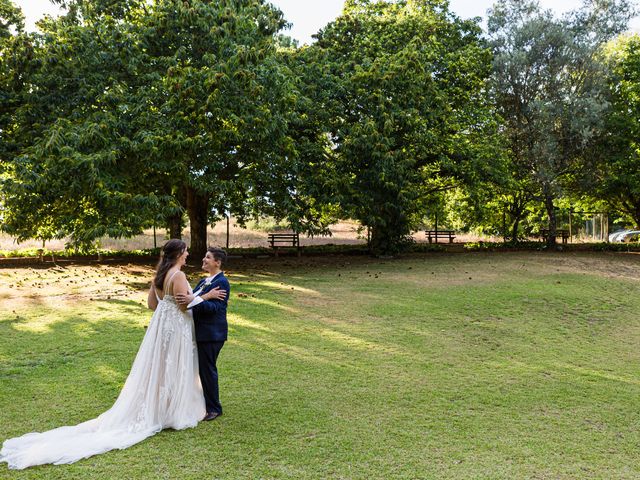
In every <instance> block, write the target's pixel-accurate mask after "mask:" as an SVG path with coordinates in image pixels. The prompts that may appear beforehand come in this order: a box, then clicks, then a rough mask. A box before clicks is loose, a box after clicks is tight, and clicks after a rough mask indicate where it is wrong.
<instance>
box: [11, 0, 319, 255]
mask: <svg viewBox="0 0 640 480" xmlns="http://www.w3.org/2000/svg"><path fill="white" fill-rule="evenodd" d="M65 3H66V4H67V6H68V7H69V13H68V14H67V15H66V16H64V17H62V18H61V19H59V20H51V21H48V22H44V23H43V24H41V26H42V28H43V30H44V34H43V35H42V36H37V37H34V41H35V42H36V60H34V70H35V71H34V73H33V74H32V75H31V76H30V77H29V78H28V80H29V82H30V89H31V90H32V91H33V92H34V93H33V95H30V96H28V98H25V104H24V105H23V106H22V110H21V115H22V117H21V118H20V119H19V130H20V131H22V132H27V131H28V132H30V133H29V136H28V138H27V139H25V141H24V142H23V143H22V148H21V149H20V151H19V152H18V153H17V154H16V155H15V156H14V157H13V158H12V161H11V172H10V175H9V178H7V179H6V181H5V183H4V184H3V190H4V191H5V193H6V197H5V212H6V215H5V226H4V228H5V230H6V231H7V232H9V233H11V234H13V235H15V236H16V237H18V238H26V237H38V238H54V237H57V238H60V237H62V236H67V235H70V236H71V237H72V239H73V241H74V243H78V244H83V245H87V244H90V242H92V241H93V240H94V239H95V238H98V237H100V236H102V235H109V236H112V237H120V236H131V235H133V234H135V233H138V232H139V231H140V230H141V229H142V228H143V227H145V226H148V225H151V224H152V223H156V224H157V223H163V221H164V220H165V219H168V218H171V217H175V216H176V215H180V214H181V213H182V212H184V211H186V212H187V213H188V214H189V219H190V223H191V228H192V247H194V248H195V250H196V251H199V250H202V248H203V247H204V246H206V225H207V223H208V222H209V221H213V220H217V219H219V218H221V217H222V216H224V215H225V214H226V213H228V212H231V213H232V214H234V215H235V216H236V217H237V218H239V219H240V221H242V220H243V219H244V218H246V217H247V216H249V215H253V214H256V213H260V214H266V215H268V214H275V213H277V214H279V215H280V216H287V214H289V213H290V212H292V211H293V208H289V206H288V205H287V204H286V200H287V199H288V198H289V197H290V196H291V195H292V192H294V191H295V189H296V181H297V179H296V177H295V176H294V175H292V172H293V171H294V170H295V168H294V167H295V165H294V163H295V161H296V158H297V156H296V150H295V146H294V142H293V140H292V138H291V137H290V136H289V124H290V122H292V115H293V111H294V106H295V105H296V102H297V101H298V100H297V91H296V90H295V88H294V80H293V79H292V76H291V74H290V71H289V69H288V67H287V66H286V65H285V62H283V61H281V54H279V53H278V45H279V43H278V42H280V44H281V43H282V41H281V40H278V37H277V33H278V31H279V30H280V29H281V28H283V27H284V25H285V22H284V19H283V17H282V13H281V12H280V11H279V10H277V9H276V8H275V7H273V6H272V5H271V4H269V3H267V2H265V1H264V0H246V1H242V2H236V1H231V0H229V1H222V2H208V1H201V0H196V1H192V2H183V1H177V0H162V1H158V2H155V3H153V4H152V5H148V4H147V2H143V1H129V2H112V1H102V0H100V1H99V0H93V1H90V2H80V1H70V2H65ZM283 212H284V215H283ZM292 217H295V214H292ZM311 223H312V222H311ZM194 244H195V246H194Z"/></svg>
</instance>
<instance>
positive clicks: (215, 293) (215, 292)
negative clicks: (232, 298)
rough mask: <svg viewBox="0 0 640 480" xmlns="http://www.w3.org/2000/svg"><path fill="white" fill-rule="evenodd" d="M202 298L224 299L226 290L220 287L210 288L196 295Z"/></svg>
mask: <svg viewBox="0 0 640 480" xmlns="http://www.w3.org/2000/svg"><path fill="white" fill-rule="evenodd" d="M198 296H199V297H200V298H202V299H203V300H224V297H226V296H227V291H226V290H223V289H221V288H220V287H216V288H212V289H211V290H209V291H208V292H207V293H204V294H202V293H201V294H200V295H198Z"/></svg>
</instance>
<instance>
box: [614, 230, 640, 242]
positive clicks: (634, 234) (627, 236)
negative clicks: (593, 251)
mask: <svg viewBox="0 0 640 480" xmlns="http://www.w3.org/2000/svg"><path fill="white" fill-rule="evenodd" d="M609 241H610V242H614V243H631V242H638V241H640V230H620V231H618V232H613V233H612V234H611V235H609Z"/></svg>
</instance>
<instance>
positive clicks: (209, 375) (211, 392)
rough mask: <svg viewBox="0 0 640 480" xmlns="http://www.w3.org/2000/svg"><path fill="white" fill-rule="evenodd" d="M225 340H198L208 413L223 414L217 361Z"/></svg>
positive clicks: (203, 388) (201, 377)
mask: <svg viewBox="0 0 640 480" xmlns="http://www.w3.org/2000/svg"><path fill="white" fill-rule="evenodd" d="M223 346H224V342H198V367H199V368H200V381H201V382H202V390H203V392H204V400H205V404H206V406H207V413H218V414H222V405H220V391H219V389H218V367H217V366H216V361H217V360H218V354H219V353H220V350H222V347H223Z"/></svg>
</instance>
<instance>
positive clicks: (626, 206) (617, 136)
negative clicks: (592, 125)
mask: <svg viewBox="0 0 640 480" xmlns="http://www.w3.org/2000/svg"><path fill="white" fill-rule="evenodd" d="M607 53H608V59H609V62H610V66H611V73H610V75H609V78H608V85H609V93H610V98H611V110H610V112H609V115H608V117H607V129H606V132H605V134H604V135H603V136H602V138H601V143H600V145H599V147H600V148H599V149H598V150H597V151H596V152H594V153H595V155H594V157H595V158H591V159H589V160H591V161H592V163H590V164H588V166H589V167H591V168H590V169H589V171H592V172H594V173H595V174H594V175H593V176H592V177H590V178H588V179H587V181H586V182H585V181H584V179H583V182H584V183H585V184H586V185H585V190H586V193H587V195H588V196H589V197H590V198H594V197H595V198H598V199H604V200H605V201H606V202H607V204H608V206H609V208H611V209H613V210H614V211H617V212H621V213H624V214H625V215H627V216H628V217H629V218H630V219H632V221H633V223H634V225H635V226H636V227H637V226H638V225H640V36H639V35H632V36H628V37H621V38H620V39H618V40H617V41H616V42H615V43H613V44H612V45H611V47H610V49H609V50H608V52H607ZM589 180H590V181H589Z"/></svg>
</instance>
